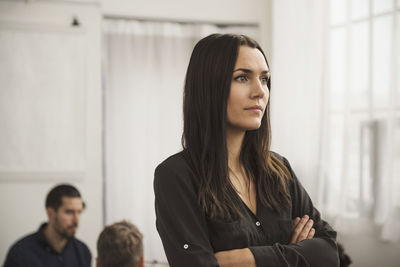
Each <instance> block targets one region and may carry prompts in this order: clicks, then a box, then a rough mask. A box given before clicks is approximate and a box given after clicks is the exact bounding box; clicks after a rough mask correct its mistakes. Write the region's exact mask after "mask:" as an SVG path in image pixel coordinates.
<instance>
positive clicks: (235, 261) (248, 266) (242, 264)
mask: <svg viewBox="0 0 400 267" xmlns="http://www.w3.org/2000/svg"><path fill="white" fill-rule="evenodd" d="M215 257H216V258H217V261H218V264H219V266H220V267H257V265H256V260H255V259H254V256H253V253H251V251H250V249H248V248H242V249H233V250H225V251H220V252H217V253H215Z"/></svg>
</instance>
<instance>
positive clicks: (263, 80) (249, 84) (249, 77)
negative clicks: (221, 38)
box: [227, 45, 270, 131]
mask: <svg viewBox="0 0 400 267" xmlns="http://www.w3.org/2000/svg"><path fill="white" fill-rule="evenodd" d="M269 75H270V73H269V69H268V66H267V62H266V61H265V59H264V56H263V54H262V53H261V52H260V50H258V49H256V48H251V47H249V46H243V45H242V46H240V48H239V54H238V58H237V60H236V64H235V68H234V70H233V75H232V82H231V88H230V92H229V98H228V106H227V120H228V130H239V131H247V130H255V129H258V128H259V127H260V126H261V119H262V117H263V115H264V112H265V108H266V106H267V103H268V98H269V89H268V86H267V82H268V79H269Z"/></svg>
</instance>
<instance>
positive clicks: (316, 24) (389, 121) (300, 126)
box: [0, 0, 400, 267]
mask: <svg viewBox="0 0 400 267" xmlns="http://www.w3.org/2000/svg"><path fill="white" fill-rule="evenodd" d="M215 32H220V33H239V34H247V35H249V36H251V37H253V38H254V39H256V40H258V41H259V43H260V44H261V46H262V47H263V49H264V51H265V52H266V55H267V57H268V60H269V62H270V65H271V73H272V91H271V116H272V133H273V136H272V150H274V151H276V152H278V153H280V154H282V155H284V156H285V157H286V158H288V159H289V161H290V162H291V165H292V167H293V169H294V170H295V172H296V174H297V176H298V178H299V179H300V181H301V182H302V183H303V185H304V187H305V188H306V189H307V191H308V192H309V194H310V196H311V198H312V199H313V201H314V204H315V205H316V206H317V208H318V209H319V210H320V211H321V213H322V215H323V217H324V218H325V219H326V220H327V221H328V222H329V223H330V224H331V225H333V226H334V227H335V229H336V230H337V231H338V241H339V242H341V243H342V244H343V245H344V247H345V250H346V252H347V253H348V254H349V255H350V257H351V258H352V260H353V264H352V265H351V266H354V267H377V266H389V267H391V266H393V267H398V266H399V264H400V253H399V251H400V0H330V1H328V0H327V1H319V0H296V1H295V0H279V1H278V0H247V1H240V0H218V1H215V0H202V1H194V0H190V1H189V0H148V1H136V0H30V1H29V0H27V1H17V0H14V1H11V0H8V1H7V0H0V84H1V85H0V203H1V206H0V214H1V217H2V219H1V220H0V229H1V230H0V262H1V263H2V262H3V261H4V258H5V255H6V253H7V250H8V248H9V246H10V245H11V244H12V243H13V242H15V241H16V240H17V239H19V238H20V237H22V236H23V235H25V234H27V233H30V232H33V231H36V229H37V228H38V227H39V225H40V223H41V222H43V221H45V220H46V214H45V209H44V199H45V196H46V194H47V192H48V190H49V189H50V188H51V187H52V186H53V185H55V184H57V183H61V182H69V183H72V184H74V185H76V186H77V187H78V188H79V190H80V191H81V193H82V195H83V198H84V200H85V201H86V204H87V209H86V210H85V212H84V213H83V215H82V217H81V223H80V228H79V230H78V234H77V236H78V238H80V239H82V240H83V241H84V242H85V243H86V244H88V246H89V248H90V250H91V252H92V254H93V256H94V257H95V256H96V241H97V236H98V234H99V233H100V231H101V230H102V228H103V226H104V225H107V224H110V223H113V222H115V221H118V220H121V219H124V218H125V219H129V220H130V221H132V222H133V223H135V224H136V225H138V227H139V228H140V229H141V231H142V232H143V233H144V246H145V259H146V262H147V266H163V265H165V263H166V262H167V261H166V257H165V255H164V252H163V248H162V245H161V241H160V239H159V237H158V233H157V231H156V229H155V214H154V195H153V188H152V182H153V172H154V168H155V167H156V166H157V164H158V163H160V162H161V161H162V160H164V159H165V158H166V157H168V156H169V155H171V154H174V153H175V152H178V151H179V150H180V149H181V145H180V138H181V132H182V91H183V81H184V75H185V71H186V67H187V65H188V60H189V57H190V53H191V51H192V49H193V46H194V44H195V43H196V42H197V41H198V40H199V39H201V38H202V37H204V36H206V35H208V34H211V33H215Z"/></svg>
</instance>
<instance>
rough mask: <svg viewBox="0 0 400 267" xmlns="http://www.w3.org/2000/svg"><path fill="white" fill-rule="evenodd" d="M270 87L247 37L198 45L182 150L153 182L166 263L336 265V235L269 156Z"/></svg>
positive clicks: (280, 162)
mask: <svg viewBox="0 0 400 267" xmlns="http://www.w3.org/2000/svg"><path fill="white" fill-rule="evenodd" d="M270 84H271V80H270V71H269V66H268V63H267V60H266V58H265V55H264V53H263V51H262V49H261V48H260V46H259V45H258V44H257V43H256V42H255V41H254V40H252V39H250V38H249V37H246V36H243V35H220V34H213V35H210V36H208V37H206V38H204V39H202V40H200V41H199V42H198V43H197V45H196V46H195V48H194V50H193V53H192V56H191V59H190V63H189V66H188V70H187V74H186V82H185V89H184V105H183V106H184V107H183V113H184V130H183V136H182V143H183V148H184V149H183V151H181V152H180V153H177V154H175V155H173V156H171V157H169V158H168V159H166V160H165V161H164V162H163V163H161V164H160V165H159V166H158V167H157V169H156V171H155V178H154V191H155V207H156V216H157V222H156V223H157V229H158V232H159V234H160V237H161V239H162V242H163V245H164V249H165V252H166V255H167V258H168V261H169V264H170V265H171V266H173V267H175V266H185V267H196V266H199V267H200V266H202V267H204V266H258V267H261V266H267V267H270V266H271V267H273V266H323V267H330V266H338V264H339V263H338V255H337V245H336V240H335V238H336V232H335V231H333V229H332V228H331V227H330V226H329V225H328V224H327V223H326V222H324V221H323V220H321V218H320V214H319V212H318V211H317V210H316V209H315V208H314V207H313V204H312V202H311V200H310V198H309V196H308V195H307V193H306V191H305V190H304V188H303V187H302V186H301V184H300V182H299V181H298V180H297V178H296V176H295V174H294V172H293V171H292V169H291V167H290V165H289V162H288V161H287V160H286V159H285V158H283V157H281V156H280V155H278V154H276V153H273V152H270V151H269V147H270V136H271V134H270V123H269V118H270V114H269V113H270V112H269V94H270V92H271V87H270Z"/></svg>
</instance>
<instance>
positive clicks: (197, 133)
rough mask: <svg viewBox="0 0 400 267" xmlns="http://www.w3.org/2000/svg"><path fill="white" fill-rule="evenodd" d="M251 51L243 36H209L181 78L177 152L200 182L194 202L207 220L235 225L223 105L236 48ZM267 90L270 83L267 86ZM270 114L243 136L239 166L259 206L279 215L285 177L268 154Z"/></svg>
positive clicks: (238, 214)
mask: <svg viewBox="0 0 400 267" xmlns="http://www.w3.org/2000/svg"><path fill="white" fill-rule="evenodd" d="M242 45H245V46H249V47H251V48H256V49H258V50H260V52H261V53H262V54H263V55H264V58H265V60H266V62H267V65H268V61H267V59H266V57H265V54H264V52H263V51H262V49H261V47H260V46H259V45H258V43H257V42H256V41H254V40H253V39H251V38H249V37H247V36H244V35H233V34H223V35H222V34H212V35H209V36H207V37H205V38H203V39H202V40H200V41H199V42H198V43H197V44H196V46H195V47H194V49H193V52H192V56H191V58H190V62H189V66H188V69H187V73H186V80H185V88H184V97H183V119H184V129H183V135H182V146H183V148H184V150H185V155H186V156H187V158H188V161H189V164H190V165H191V167H192V169H193V171H194V174H195V175H196V176H197V177H198V179H199V192H198V201H199V203H200V205H201V207H202V208H203V210H204V211H205V212H206V214H207V215H208V216H210V217H219V218H223V219H227V220H235V219H237V218H240V217H241V216H242V213H241V210H240V209H239V208H238V207H240V205H238V203H239V202H240V198H239V197H238V195H237V194H236V192H235V190H234V187H233V185H232V183H231V181H230V179H229V172H228V152H227V144H226V126H227V117H226V116H227V115H226V109H227V101H228V97H229V91H230V86H231V81H232V74H233V70H234V66H235V63H236V59H237V57H238V52H239V47H240V46H242ZM268 88H269V90H271V81H270V80H269V81H268ZM270 142H271V127H270V108H269V104H268V105H267V108H266V111H265V114H264V116H263V118H262V121H261V126H260V128H259V129H257V130H252V131H247V132H246V134H245V137H244V140H243V144H242V148H241V152H240V162H241V163H242V164H243V167H244V170H245V172H246V174H247V177H248V178H249V179H252V181H253V183H254V185H255V186H256V190H257V195H258V197H259V198H260V200H261V203H262V204H264V205H265V206H267V207H269V208H271V209H273V210H274V211H276V212H277V213H281V211H282V210H283V209H286V208H287V207H289V206H290V199H289V195H288V191H287V188H286V180H287V179H290V177H291V176H290V172H289V171H288V169H287V168H286V166H285V165H284V164H283V163H282V162H281V161H280V160H279V159H278V158H277V157H276V156H274V155H273V154H272V153H270V151H269V149H270Z"/></svg>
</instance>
